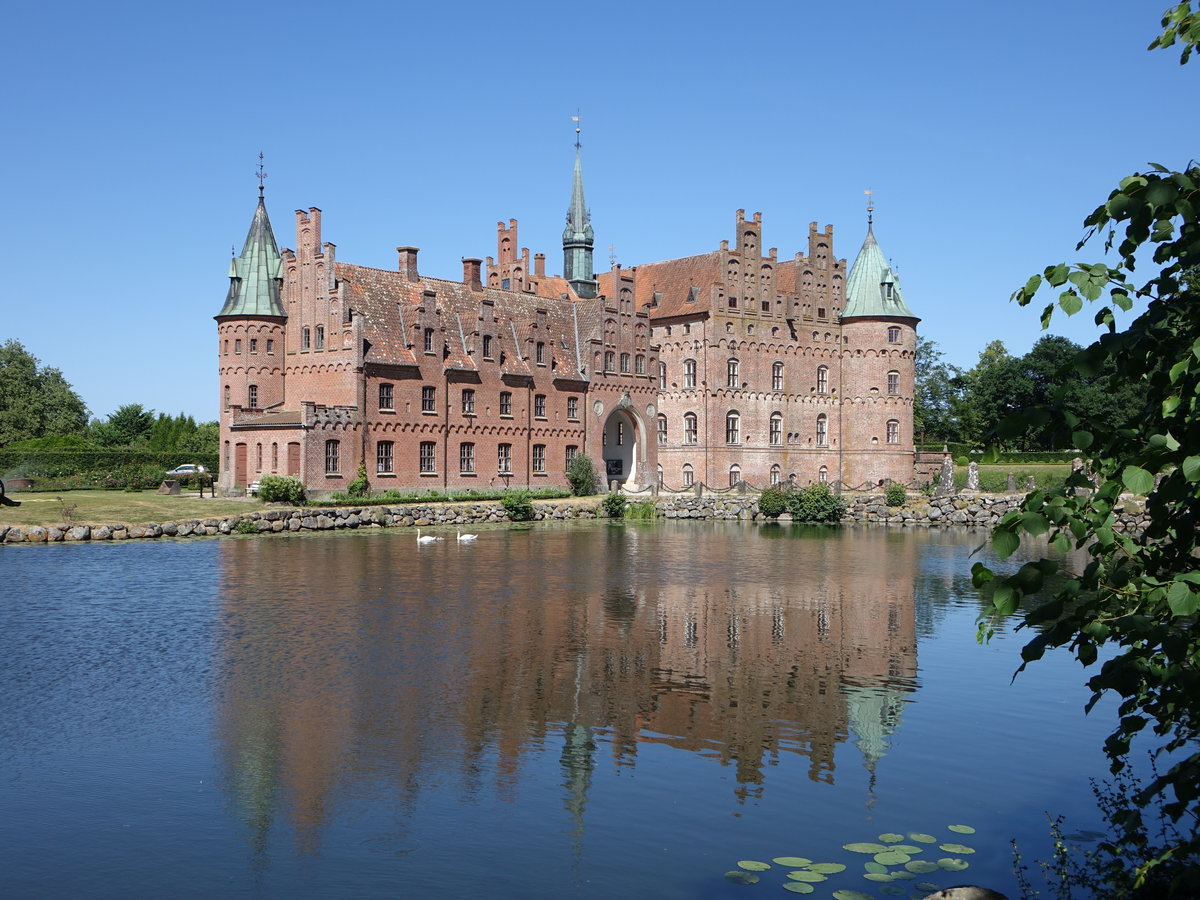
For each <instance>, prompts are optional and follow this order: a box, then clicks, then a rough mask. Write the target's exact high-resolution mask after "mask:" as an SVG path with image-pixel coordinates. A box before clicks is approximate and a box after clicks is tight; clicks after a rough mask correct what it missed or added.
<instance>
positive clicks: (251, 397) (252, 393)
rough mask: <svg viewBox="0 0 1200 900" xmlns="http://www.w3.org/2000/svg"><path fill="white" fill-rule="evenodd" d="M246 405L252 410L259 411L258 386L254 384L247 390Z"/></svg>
mask: <svg viewBox="0 0 1200 900" xmlns="http://www.w3.org/2000/svg"><path fill="white" fill-rule="evenodd" d="M246 405H247V406H248V407H250V408H251V409H258V385H257V384H252V385H250V386H249V387H247V388H246Z"/></svg>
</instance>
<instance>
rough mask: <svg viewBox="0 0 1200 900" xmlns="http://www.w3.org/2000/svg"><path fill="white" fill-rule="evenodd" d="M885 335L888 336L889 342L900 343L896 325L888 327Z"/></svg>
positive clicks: (898, 330) (898, 329)
mask: <svg viewBox="0 0 1200 900" xmlns="http://www.w3.org/2000/svg"><path fill="white" fill-rule="evenodd" d="M887 337H888V343H889V344H898V343H900V328H899V327H898V326H896V325H893V326H892V327H891V328H889V329H888V330H887Z"/></svg>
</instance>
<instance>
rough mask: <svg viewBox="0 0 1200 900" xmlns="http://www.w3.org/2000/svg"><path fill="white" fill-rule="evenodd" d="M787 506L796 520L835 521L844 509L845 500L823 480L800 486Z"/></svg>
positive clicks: (838, 519) (839, 518) (840, 516)
mask: <svg viewBox="0 0 1200 900" xmlns="http://www.w3.org/2000/svg"><path fill="white" fill-rule="evenodd" d="M788 506H789V508H790V509H791V512H792V518H793V519H795V520H796V521H797V522H837V521H840V520H841V518H842V514H843V513H844V512H845V511H846V501H845V500H843V499H842V498H841V497H839V496H838V495H837V494H835V493H834V492H833V491H832V490H831V489H830V487H829V485H827V484H825V483H824V482H817V483H816V484H810V485H808V486H807V487H802V488H800V490H798V491H796V492H795V493H794V494H792V497H791V500H790V502H789V503H788Z"/></svg>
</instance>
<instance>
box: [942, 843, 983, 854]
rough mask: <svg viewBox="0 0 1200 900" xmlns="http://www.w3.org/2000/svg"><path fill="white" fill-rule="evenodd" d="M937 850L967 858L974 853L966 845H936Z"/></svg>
mask: <svg viewBox="0 0 1200 900" xmlns="http://www.w3.org/2000/svg"><path fill="white" fill-rule="evenodd" d="M938 849H939V850H945V851H946V852H947V853H957V854H958V855H959V856H969V855H970V854H972V853H974V852H975V851H974V850H973V849H972V848H970V847H968V846H967V845H966V844H938Z"/></svg>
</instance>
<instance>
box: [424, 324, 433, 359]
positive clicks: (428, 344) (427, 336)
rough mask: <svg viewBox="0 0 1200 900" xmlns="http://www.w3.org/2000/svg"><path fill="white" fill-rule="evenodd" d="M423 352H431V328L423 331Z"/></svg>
mask: <svg viewBox="0 0 1200 900" xmlns="http://www.w3.org/2000/svg"><path fill="white" fill-rule="evenodd" d="M425 352H426V353H432V352H433V329H432V328H426V329H425Z"/></svg>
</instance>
